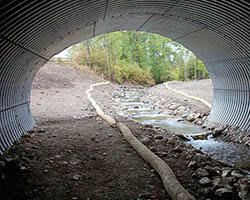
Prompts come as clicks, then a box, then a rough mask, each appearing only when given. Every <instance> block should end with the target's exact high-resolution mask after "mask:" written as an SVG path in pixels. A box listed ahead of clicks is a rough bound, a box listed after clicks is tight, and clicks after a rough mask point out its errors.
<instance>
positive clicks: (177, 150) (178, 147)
mask: <svg viewBox="0 0 250 200" xmlns="http://www.w3.org/2000/svg"><path fill="white" fill-rule="evenodd" d="M174 151H175V152H176V153H182V148H181V147H180V146H177V147H175V148H174Z"/></svg>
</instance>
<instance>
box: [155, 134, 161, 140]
mask: <svg viewBox="0 0 250 200" xmlns="http://www.w3.org/2000/svg"><path fill="white" fill-rule="evenodd" d="M154 139H156V140H162V139H163V136H162V135H155V136H154Z"/></svg>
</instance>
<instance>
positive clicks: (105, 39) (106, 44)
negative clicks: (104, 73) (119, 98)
mask: <svg viewBox="0 0 250 200" xmlns="http://www.w3.org/2000/svg"><path fill="white" fill-rule="evenodd" d="M103 37H104V41H105V46H106V55H107V67H108V76H109V80H110V81H111V67H110V56H109V43H108V36H107V35H106V34H104V35H103Z"/></svg>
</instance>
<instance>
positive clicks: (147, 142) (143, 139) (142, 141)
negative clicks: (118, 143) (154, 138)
mask: <svg viewBox="0 0 250 200" xmlns="http://www.w3.org/2000/svg"><path fill="white" fill-rule="evenodd" d="M141 143H142V144H149V143H150V139H149V138H148V137H144V138H142V139H141Z"/></svg>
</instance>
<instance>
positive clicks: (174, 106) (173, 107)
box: [169, 104, 179, 110]
mask: <svg viewBox="0 0 250 200" xmlns="http://www.w3.org/2000/svg"><path fill="white" fill-rule="evenodd" d="M178 107H179V105H176V104H173V105H171V106H169V109H170V110H175V109H177V108H178Z"/></svg>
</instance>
